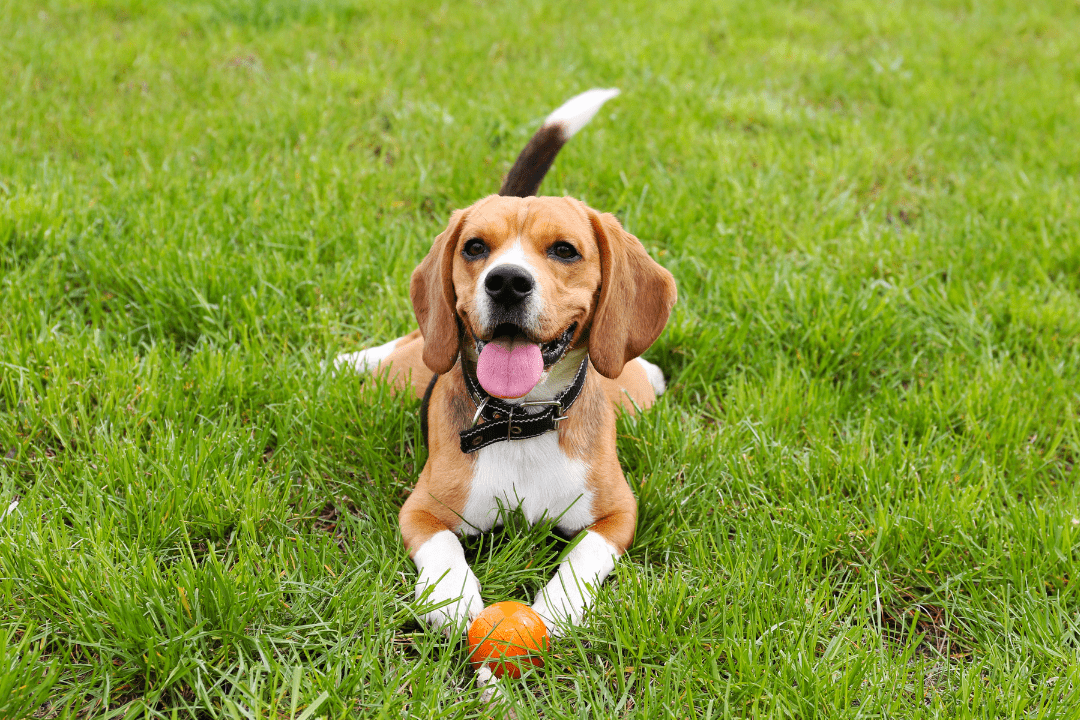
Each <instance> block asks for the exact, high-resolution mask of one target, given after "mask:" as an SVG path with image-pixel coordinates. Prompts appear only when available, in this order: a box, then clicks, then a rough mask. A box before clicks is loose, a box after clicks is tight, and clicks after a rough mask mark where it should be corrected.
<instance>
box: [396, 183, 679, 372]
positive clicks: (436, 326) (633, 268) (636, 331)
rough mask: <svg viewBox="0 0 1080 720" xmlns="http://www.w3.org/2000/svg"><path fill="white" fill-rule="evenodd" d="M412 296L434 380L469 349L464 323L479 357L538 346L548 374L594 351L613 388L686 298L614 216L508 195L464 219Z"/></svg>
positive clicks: (565, 202) (443, 240)
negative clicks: (495, 348) (496, 347)
mask: <svg viewBox="0 0 1080 720" xmlns="http://www.w3.org/2000/svg"><path fill="white" fill-rule="evenodd" d="M410 296H411V297H412V303H413V309H414V311H415V312H416V319H417V321H418V323H419V325H420V332H421V333H422V334H423V336H424V363H425V364H427V366H428V367H429V368H431V369H432V370H434V371H435V372H438V373H445V372H447V371H449V370H450V368H451V367H453V365H454V362H455V360H456V358H457V355H458V353H459V352H460V351H461V350H462V348H461V347H460V342H461V339H460V337H459V332H458V323H459V321H460V325H461V328H462V329H463V330H464V341H465V342H470V343H474V344H475V347H476V351H477V353H481V352H482V351H483V348H484V346H485V345H487V344H488V343H491V342H493V341H495V342H497V343H499V344H501V345H505V346H506V347H510V346H514V347H520V346H521V345H522V344H533V345H536V346H538V347H539V355H540V357H541V358H542V362H543V365H544V367H545V368H549V367H551V366H552V365H554V364H555V363H556V362H558V360H559V359H560V358H561V357H562V356H563V355H564V354H565V353H566V352H567V351H568V350H570V349H571V348H576V347H582V346H587V347H588V352H589V356H590V357H591V359H592V363H593V366H594V367H595V368H596V369H597V370H598V371H599V372H600V373H601V374H603V375H605V376H607V377H609V378H615V377H618V376H619V374H620V373H621V372H622V369H623V365H625V364H626V363H627V362H628V361H629V360H631V359H633V358H635V357H637V356H638V355H640V354H641V353H642V352H644V351H645V349H646V348H648V347H649V345H651V344H652V343H653V341H654V340H656V338H657V337H658V336H659V335H660V332H661V331H662V330H663V329H664V325H665V324H666V323H667V319H668V315H669V314H670V313H671V307H672V306H673V305H674V304H675V300H676V297H677V296H676V291H675V280H674V278H673V277H672V276H671V273H669V272H668V271H667V270H665V269H664V268H662V267H661V266H660V265H658V264H657V263H656V262H654V261H653V259H652V258H650V257H649V255H648V254H647V253H646V252H645V248H644V247H642V245H641V242H640V241H639V240H638V239H637V238H635V237H634V236H633V235H631V234H630V233H628V232H626V231H625V230H623V228H622V226H621V225H620V224H619V221H618V220H616V219H615V217H614V216H612V215H609V214H606V213H603V214H602V213H598V212H596V211H595V210H592V209H591V208H589V207H588V206H587V205H585V204H584V203H582V202H580V201H578V200H574V199H573V198H556V197H529V198H516V197H501V196H491V197H488V198H485V199H483V200H481V201H479V202H477V203H476V204H474V205H473V206H471V207H469V208H466V209H465V210H458V211H457V212H455V213H454V214H453V216H452V217H451V218H450V224H449V225H448V226H447V228H446V230H444V231H443V232H442V233H441V234H440V235H439V236H438V237H437V238H435V242H434V243H432V246H431V251H430V252H429V253H428V255H427V257H426V258H424V260H423V261H422V262H421V263H420V265H419V266H418V267H417V268H416V270H414V271H413V274H412V283H411V286H410ZM535 352H536V351H535V350H533V353H534V354H535Z"/></svg>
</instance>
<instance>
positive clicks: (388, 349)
mask: <svg viewBox="0 0 1080 720" xmlns="http://www.w3.org/2000/svg"><path fill="white" fill-rule="evenodd" d="M405 337H408V335H406V336H405ZM404 339H405V338H403V337H400V338H397V339H395V340H391V341H390V342H388V343H384V344H383V345H379V346H377V347H372V348H367V349H366V350H359V351H357V352H351V353H342V354H341V355H338V356H337V357H336V358H334V369H335V370H338V371H341V370H343V369H344V368H350V369H352V370H353V371H355V372H357V373H368V372H371V371H372V370H374V369H375V368H377V367H378V366H379V363H381V362H382V361H383V360H385V359H386V358H388V357H389V356H390V353H392V352H394V348H396V347H397V345H398V343H400V342H401V341H402V340H404Z"/></svg>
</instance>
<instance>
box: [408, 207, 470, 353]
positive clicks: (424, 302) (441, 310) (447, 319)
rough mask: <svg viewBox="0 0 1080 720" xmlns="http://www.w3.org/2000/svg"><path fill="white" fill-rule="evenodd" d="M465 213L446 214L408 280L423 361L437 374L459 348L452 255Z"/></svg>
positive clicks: (454, 252)
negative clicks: (421, 339) (443, 226)
mask: <svg viewBox="0 0 1080 720" xmlns="http://www.w3.org/2000/svg"><path fill="white" fill-rule="evenodd" d="M465 215H466V211H464V210H457V211H455V212H454V214H453V215H451V216H450V224H449V225H447V226H446V229H445V230H443V231H442V232H441V233H439V236H438V237H437V238H435V242H433V243H431V250H430V251H429V252H428V254H427V257H425V258H424V259H423V260H422V261H421V262H420V264H419V265H417V266H416V269H415V270H413V274H412V279H411V280H410V281H409V297H410V298H412V304H413V313H415V314H416V322H417V324H418V325H419V326H420V334H421V335H423V336H424V364H425V365H427V366H428V368H430V369H431V371H432V372H436V373H439V374H442V373H445V372H449V370H450V368H452V367H454V362H455V361H456V360H457V355H458V350H459V349H460V348H459V345H460V342H459V338H458V324H457V318H456V316H455V310H454V307H455V305H456V303H457V294H456V293H455V292H454V255H455V254H456V250H457V243H458V238H459V236H460V235H461V228H462V226H463V225H464V224H465Z"/></svg>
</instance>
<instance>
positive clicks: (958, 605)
mask: <svg viewBox="0 0 1080 720" xmlns="http://www.w3.org/2000/svg"><path fill="white" fill-rule="evenodd" d="M0 37H2V38H4V39H3V41H2V42H0V307H2V309H3V313H2V314H0V458H2V459H0V512H2V509H3V508H6V507H7V506H8V504H9V503H10V502H11V501H12V500H15V499H17V500H18V502H19V504H18V508H17V510H15V511H14V513H13V514H12V515H9V516H8V517H6V518H4V519H3V520H0V717H27V716H38V717H56V716H61V717H74V716H80V717H148V718H149V717H161V718H171V717H187V716H195V717H200V718H202V717H205V718H210V717H215V718H216V717H222V718H233V717H235V718H239V717H290V718H315V717H347V716H350V715H352V714H355V715H360V716H371V717H376V716H380V717H382V716H385V717H394V718H397V717H402V716H403V715H415V716H421V717H479V716H484V715H485V714H490V712H492V711H491V710H490V709H485V707H484V706H483V704H482V703H481V701H480V692H479V689H478V688H477V687H475V683H474V679H473V675H472V673H471V671H470V670H469V667H468V662H467V657H466V652H465V650H464V648H463V647H462V646H461V644H460V643H458V642H448V641H446V640H445V639H444V638H443V637H442V636H441V635H439V634H437V633H431V632H427V631H425V630H424V629H423V628H422V627H421V626H420V625H418V623H417V621H416V618H417V616H418V613H419V612H420V611H421V609H420V608H419V607H418V606H417V605H416V604H414V603H413V602H412V590H413V584H414V581H415V574H414V570H413V567H412V564H411V563H410V561H409V560H408V558H407V556H406V553H405V552H404V550H403V548H402V546H401V542H400V540H399V538H398V534H397V524H396V514H397V509H398V507H399V506H400V504H401V502H402V500H403V499H404V498H405V497H406V495H407V493H408V491H409V489H410V487H411V486H412V484H413V482H414V480H415V478H416V475H417V473H418V472H419V469H420V467H421V466H422V463H423V459H424V450H423V447H422V443H421V441H420V430H419V423H418V419H417V403H416V402H414V401H412V400H407V399H402V398H400V397H395V396H394V395H393V394H392V393H390V392H389V391H388V389H387V388H385V387H382V386H378V385H373V384H371V383H370V382H369V383H367V384H365V383H364V382H363V381H362V380H361V379H360V378H357V377H355V376H351V375H346V376H341V377H335V376H333V375H332V374H331V373H329V372H327V370H326V362H327V361H328V360H329V359H331V358H333V357H334V356H335V355H336V354H337V353H339V352H343V351H349V350H354V349H357V348H359V347H363V346H366V345H368V344H372V343H381V342H384V341H386V340H388V339H390V338H392V337H395V336H397V335H400V334H403V333H405V332H407V331H408V330H409V329H411V327H412V322H413V321H412V318H411V308H410V306H409V301H408V296H407V292H406V286H407V280H408V275H409V272H410V271H411V269H412V268H413V267H414V266H415V264H416V263H417V262H418V261H419V259H420V258H421V257H422V256H423V254H424V252H425V251H426V249H427V247H428V245H429V243H430V240H431V238H433V237H434V235H435V234H436V233H438V232H439V230H440V229H441V227H442V226H443V224H444V223H445V222H446V219H447V218H448V216H449V213H450V211H451V210H452V209H453V208H456V207H463V206H465V205H468V204H469V203H471V202H473V201H474V200H475V199H477V198H479V197H481V196H483V195H485V194H488V193H490V192H493V191H494V190H495V189H496V188H497V187H498V184H499V181H500V179H501V176H502V174H503V173H504V172H505V171H506V170H507V169H508V167H509V164H510V162H512V160H513V158H514V157H515V156H516V154H517V152H518V151H519V150H520V148H521V146H522V145H523V143H524V142H525V140H526V139H527V138H528V136H529V135H530V134H531V132H532V131H533V130H534V129H535V127H536V125H537V123H538V121H539V119H540V118H542V117H543V116H544V115H545V114H546V113H547V112H548V111H550V110H551V109H552V108H554V107H555V106H556V105H558V104H559V103H560V102H561V101H562V100H564V99H565V98H567V97H569V96H570V95H572V94H574V93H576V92H579V91H581V90H584V89H587V88H589V87H594V86H601V87H609V86H614V87H619V88H621V89H622V90H623V95H622V96H621V97H619V98H618V99H617V100H615V101H613V102H611V103H610V104H609V105H608V106H606V107H605V108H604V110H603V111H602V112H601V113H600V115H599V116H598V117H597V118H596V120H594V122H593V124H592V125H590V126H589V127H588V128H587V129H586V130H585V131H584V132H583V133H582V134H581V135H579V136H578V137H577V138H575V139H574V141H573V142H572V143H571V144H570V145H569V146H568V147H567V148H566V149H565V151H564V153H563V154H562V155H561V156H560V158H559V160H558V162H557V163H556V166H555V168H554V170H553V172H552V173H551V175H550V176H549V177H548V180H547V181H546V183H545V186H544V190H545V192H547V193H549V194H562V193H568V194H572V195H575V196H577V197H580V198H582V199H583V200H585V201H587V202H588V203H590V204H591V205H593V206H595V207H597V208H599V209H602V210H605V211H611V212H614V213H616V214H617V215H618V216H619V217H620V218H621V219H622V220H623V222H624V223H625V224H626V225H627V227H628V228H629V229H630V230H631V231H632V232H634V233H635V234H636V235H637V236H638V237H640V238H641V239H642V240H643V242H644V243H645V245H646V247H647V248H648V249H649V250H650V252H651V253H652V254H653V255H654V257H656V258H657V259H658V260H659V261H660V262H662V263H663V264H664V265H665V266H667V267H668V268H669V269H670V270H671V271H672V272H673V273H674V274H675V277H676V279H677V281H678V283H679V291H680V298H681V299H680V302H679V305H678V306H677V308H676V312H675V313H674V315H673V317H672V320H671V323H670V324H669V326H668V329H667V330H666V331H665V333H664V335H663V336H662V337H661V339H660V340H659V342H658V343H657V344H656V346H655V347H654V348H653V349H652V350H650V352H649V353H648V357H649V358H650V359H652V360H653V361H654V362H657V363H659V364H660V365H661V366H662V367H663V368H664V370H665V371H666V372H667V374H668V375H669V378H670V391H669V393H668V394H667V395H665V396H664V398H663V399H662V401H661V402H660V403H659V404H658V405H657V407H656V408H654V409H653V410H652V411H650V412H649V413H648V414H646V415H644V416H642V417H640V418H638V419H623V420H622V421H620V425H619V432H620V440H619V450H620V457H621V460H622V463H623V467H624V469H625V471H626V474H627V476H628V478H629V479H630V481H631V484H632V486H633V487H634V489H635V492H636V493H637V496H638V498H639V502H640V521H639V526H638V537H637V540H636V542H635V544H634V546H633V547H632V549H631V551H630V553H629V554H628V556H627V557H626V558H625V559H624V561H623V562H622V563H620V565H619V566H618V568H617V569H616V571H615V572H614V573H613V576H612V577H611V579H610V580H609V581H608V582H607V583H606V584H605V585H604V587H603V590H602V592H601V593H600V596H599V598H598V601H597V603H596V605H595V608H594V611H593V612H592V614H591V617H590V619H589V622H588V624H587V625H586V626H584V627H582V628H580V629H579V630H578V631H576V632H575V633H573V634H571V635H570V636H568V637H567V638H565V639H562V640H560V641H559V642H558V643H556V645H555V646H554V648H553V649H552V653H551V656H550V657H549V659H548V663H547V665H546V667H545V668H543V669H542V670H539V671H537V672H535V673H533V674H531V675H529V676H528V677H527V678H526V679H525V680H523V681H520V682H517V683H513V684H511V685H510V687H509V688H508V694H509V696H510V702H511V703H512V704H513V705H514V707H515V708H516V712H517V717H518V718H529V717H539V716H543V717H614V716H620V717H621V716H624V715H626V716H633V717H680V718H683V717H702V718H704V717H755V718H764V717H777V718H780V717H789V718H808V717H828V718H848V717H850V718H855V717H891V718H909V717H942V718H958V717H959V718H969V717H975V718H1006V717H1017V718H1020V717H1023V718H1042V717H1077V713H1078V711H1077V708H1078V707H1080V596H1078V590H1077V587H1078V577H1077V563H1078V561H1080V489H1078V481H1080V469H1078V468H1077V463H1078V461H1080V417H1078V414H1080V185H1078V178H1080V154H1078V153H1077V139H1078V138H1080V5H1077V4H1076V3H1075V2H1073V3H1069V2H1060V1H1050V0H1046V1H1043V0H1032V1H1030V2H1025V3H1008V2H971V1H969V2H940V3H898V2H879V1H871V0H850V1H847V2H837V3H801V2H768V3H764V2H763V3H732V2H719V3H704V2H687V1H685V0H670V1H668V2H664V3H662V4H661V3H645V2H639V3H617V4H614V3H606V2H594V1H593V0H585V1H581V2H575V3H556V2H539V1H538V0H528V1H526V2H519V3H484V2H475V3H444V4H437V3H420V2H389V3H374V2H371V3H365V4H361V3H360V2H354V1H352V0H326V1H325V2H316V1H315V0H304V1H302V2H286V1H285V0H269V1H268V2H265V3H259V2H255V0H206V1H205V2H184V3H170V4H165V3H161V4H158V3H154V2H150V1H149V0H142V1H140V0H97V1H87V2H76V1H75V0H56V1H54V2H46V1H35V2H29V1H26V0H0ZM562 547H563V546H562V545H561V544H560V543H559V542H557V541H556V540H554V539H553V538H552V537H551V535H550V533H549V532H548V529H547V528H543V527H540V528H532V529H529V528H527V527H525V526H524V524H523V523H522V522H520V521H519V520H518V521H512V522H511V523H510V524H509V527H508V528H507V529H506V530H504V531H502V532H500V533H497V534H496V535H494V536H489V537H485V538H482V539H479V540H476V541H474V542H472V543H471V544H470V545H469V552H470V553H471V554H472V555H473V556H474V557H475V561H474V565H475V568H476V571H477V574H478V576H479V579H480V582H481V583H482V585H483V587H484V592H485V600H487V601H488V602H493V601H496V600H502V599H511V598H513V599H528V598H531V596H532V594H533V593H534V592H535V591H536V590H537V589H538V588H539V587H540V585H541V583H543V582H544V580H545V579H546V578H547V577H548V576H549V575H550V574H551V573H552V572H553V569H554V567H555V560H556V558H557V556H558V553H559V552H560V550H561V549H562Z"/></svg>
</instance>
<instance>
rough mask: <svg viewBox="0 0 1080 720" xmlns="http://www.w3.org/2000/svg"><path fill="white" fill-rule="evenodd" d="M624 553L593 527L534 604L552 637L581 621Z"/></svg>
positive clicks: (567, 557)
mask: <svg viewBox="0 0 1080 720" xmlns="http://www.w3.org/2000/svg"><path fill="white" fill-rule="evenodd" d="M620 554H621V553H619V551H618V549H616V548H615V547H613V546H612V545H611V544H610V543H608V542H607V541H606V540H605V539H604V538H603V536H602V535H599V534H598V533H595V532H592V531H587V532H586V533H585V537H583V538H582V539H581V541H580V542H578V544H577V545H576V546H575V547H574V549H573V550H571V551H570V553H569V554H568V555H567V556H566V559H565V560H564V561H563V562H562V564H561V565H559V570H558V572H556V573H555V577H553V578H551V581H550V582H548V584H547V585H546V586H545V587H544V589H543V590H541V591H540V592H539V593H537V595H536V600H535V601H534V602H533V605H532V609H533V610H534V611H535V612H536V614H537V615H539V616H540V617H541V618H542V619H543V620H544V624H545V625H547V628H548V633H549V634H550V635H551V636H552V637H559V636H560V635H562V634H563V632H564V631H565V630H566V628H568V627H569V626H571V625H578V624H580V623H581V619H582V618H583V617H584V616H585V611H586V610H588V609H589V606H590V605H592V601H593V598H594V597H595V596H596V588H598V587H599V586H600V583H602V582H603V581H604V578H606V577H607V576H608V573H610V572H611V570H612V569H613V568H614V567H615V559H616V558H618V557H619V555H620Z"/></svg>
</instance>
